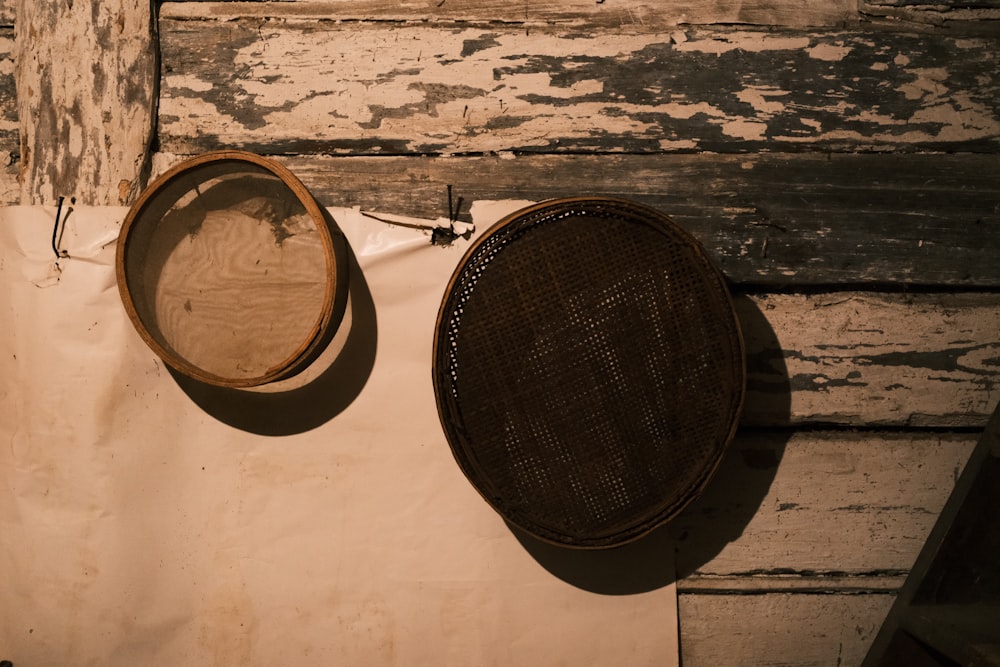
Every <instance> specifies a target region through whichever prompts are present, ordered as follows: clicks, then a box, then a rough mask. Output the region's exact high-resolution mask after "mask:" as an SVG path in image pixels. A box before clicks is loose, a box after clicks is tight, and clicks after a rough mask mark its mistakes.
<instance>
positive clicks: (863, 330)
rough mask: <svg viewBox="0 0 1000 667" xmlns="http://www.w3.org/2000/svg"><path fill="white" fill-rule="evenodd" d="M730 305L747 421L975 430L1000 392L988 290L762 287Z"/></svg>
mask: <svg viewBox="0 0 1000 667" xmlns="http://www.w3.org/2000/svg"><path fill="white" fill-rule="evenodd" d="M736 309H737V313H738V315H739V316H740V320H741V326H742V327H743V333H744V337H745V338H746V345H747V367H748V381H747V402H746V409H745V413H744V420H743V423H744V424H745V425H781V424H785V423H791V424H810V423H813V424H815V423H819V424H843V425H847V426H860V425H865V426H875V425H880V426H911V427H970V428H982V427H983V426H984V425H985V424H986V421H987V419H988V417H989V415H990V414H992V412H993V409H994V408H995V407H996V403H997V400H998V399H1000V392H998V391H997V387H998V381H1000V308H998V307H997V297H996V296H994V295H989V294H913V295H906V294H902V295H898V294H875V293H848V292H843V293H833V294H818V295H812V296H810V295H794V294H767V295H758V296H752V297H748V298H742V299H738V300H737V301H736ZM769 329H770V331H769ZM775 341H777V343H776V345H777V346H778V347H780V348H781V350H782V351H781V353H780V354H779V353H777V350H776V347H775Z"/></svg>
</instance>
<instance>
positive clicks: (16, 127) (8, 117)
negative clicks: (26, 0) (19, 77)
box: [0, 3, 21, 206]
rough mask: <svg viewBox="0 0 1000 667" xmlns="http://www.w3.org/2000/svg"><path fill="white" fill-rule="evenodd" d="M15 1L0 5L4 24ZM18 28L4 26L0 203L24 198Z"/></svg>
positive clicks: (0, 51) (0, 19)
mask: <svg viewBox="0 0 1000 667" xmlns="http://www.w3.org/2000/svg"><path fill="white" fill-rule="evenodd" d="M12 6H13V5H12V3H7V4H6V5H4V4H0V24H2V23H5V22H6V19H5V18H4V17H5V16H6V14H5V11H6V10H7V9H10V8H11V7H12ZM14 52H15V42H14V30H13V28H9V27H0V206H6V205H10V204H16V203H18V202H19V201H20V197H21V186H20V184H19V183H18V170H19V167H20V162H19V160H20V154H21V147H20V124H19V123H18V117H17V86H16V84H15V81H14V78H15V77H14Z"/></svg>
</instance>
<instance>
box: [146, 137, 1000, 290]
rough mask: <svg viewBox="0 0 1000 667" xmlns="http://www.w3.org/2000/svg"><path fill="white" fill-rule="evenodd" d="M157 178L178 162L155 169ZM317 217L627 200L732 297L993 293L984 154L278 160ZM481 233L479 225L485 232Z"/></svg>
mask: <svg viewBox="0 0 1000 667" xmlns="http://www.w3.org/2000/svg"><path fill="white" fill-rule="evenodd" d="M158 157H159V159H158V160H157V162H158V163H159V165H158V166H159V167H160V168H165V167H166V166H169V165H170V164H173V163H174V162H176V160H177V159H178V156H172V155H165V154H161V155H159V156H158ZM282 161H283V162H284V164H285V165H286V166H287V167H288V168H289V169H291V170H292V171H293V172H294V173H295V174H296V176H298V177H299V178H300V179H302V181H303V182H304V183H305V184H306V186H307V187H308V188H309V189H310V191H311V192H312V193H313V195H314V196H315V197H317V198H318V199H319V201H320V202H321V203H322V204H324V205H326V206H345V207H351V206H360V207H361V208H362V209H364V210H367V211H386V212H391V213H399V214H403V215H410V216H415V217H422V218H430V219H433V218H436V217H438V216H442V215H446V213H447V211H448V205H447V186H448V185H452V186H453V189H454V193H455V195H456V196H462V197H463V198H464V201H465V202H466V205H465V206H464V207H463V216H464V217H465V218H466V219H469V218H468V216H467V215H466V214H467V213H468V211H469V206H471V205H472V204H473V203H474V202H475V201H478V200H502V199H516V200H526V201H540V200H543V199H549V198H553V197H567V196H573V195H593V196H617V197H626V198H631V199H636V200H638V201H641V202H644V203H646V204H648V205H650V206H654V207H656V208H658V209H660V210H662V211H663V212H665V213H667V214H668V215H670V216H671V217H673V218H674V219H675V220H676V221H677V222H678V223H679V224H681V225H682V226H684V227H685V228H686V229H688V230H689V231H691V232H692V233H693V234H694V235H695V236H696V237H697V238H698V239H699V240H700V241H701V242H702V243H703V244H704V245H705V246H706V247H707V248H708V250H709V252H710V253H711V254H712V255H713V257H714V258H715V260H716V261H717V262H718V263H719V264H720V266H721V267H722V269H723V271H724V272H725V273H726V275H727V277H728V278H729V279H730V280H731V281H732V282H733V283H735V284H737V285H757V286H759V285H766V286H775V287H785V288H788V287H793V288H796V289H802V288H803V287H805V286H809V285H813V286H815V285H827V286H829V285H849V286H854V285H863V284H864V285H871V284H878V285H906V286H931V287H939V286H942V285H946V286H949V287H976V288H983V287H989V288H998V289H1000V262H997V261H996V258H997V257H998V256H1000V234H998V233H997V231H996V230H997V229H998V228H1000V159H997V157H996V156H995V155H974V154H965V155H884V154H867V155H839V154H834V155H828V156H827V155H823V156H820V155H810V154H779V155H774V154H767V153H763V154H755V155H739V156H728V155H684V154H680V155H598V156H586V155H523V156H516V157H515V156H514V155H509V154H508V155H499V156H482V157H452V158H445V157H439V158H420V157H374V158H372V157H340V158H332V157H322V156H294V157H287V158H282ZM485 222H486V223H487V224H488V223H490V222H491V221H485Z"/></svg>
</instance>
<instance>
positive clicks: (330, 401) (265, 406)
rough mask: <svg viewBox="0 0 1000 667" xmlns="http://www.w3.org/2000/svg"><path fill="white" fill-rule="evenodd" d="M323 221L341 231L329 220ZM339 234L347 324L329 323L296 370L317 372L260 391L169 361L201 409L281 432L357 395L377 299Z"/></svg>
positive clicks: (369, 364)
mask: <svg viewBox="0 0 1000 667" xmlns="http://www.w3.org/2000/svg"><path fill="white" fill-rule="evenodd" d="M327 222H328V224H330V226H331V229H332V231H333V232H334V233H335V234H337V235H340V232H339V231H338V230H337V229H336V227H335V223H334V222H333V220H332V219H328V220H327ZM340 238H341V240H342V242H343V245H342V247H341V248H339V249H338V254H340V253H343V254H342V255H341V257H342V258H343V259H344V260H346V267H347V270H346V274H347V283H348V295H347V296H346V297H345V301H346V303H345V304H344V305H343V306H341V311H342V312H343V310H345V309H346V316H345V317H344V318H343V322H342V323H341V328H343V327H349V330H348V332H347V335H346V337H344V336H343V332H342V331H339V332H335V331H334V330H335V329H337V327H330V329H331V330H330V331H329V332H328V334H327V337H326V340H324V341H323V342H322V344H321V345H320V346H319V348H318V350H317V352H316V354H315V358H314V359H313V361H312V363H311V365H310V366H309V367H308V368H307V369H306V370H305V371H304V372H303V373H301V374H300V375H307V374H315V377H313V378H312V379H310V380H308V381H307V382H305V383H302V384H301V385H297V384H296V385H294V386H293V387H292V388H289V389H287V390H283V389H281V388H280V387H281V386H282V385H284V384H287V383H291V382H293V381H294V380H295V378H294V377H293V378H291V379H288V380H282V381H280V382H278V383H274V384H275V387H279V388H278V389H276V390H274V391H260V390H257V389H235V388H231V387H218V386H215V385H210V384H207V383H204V382H201V381H199V380H195V379H193V378H191V377H188V376H186V375H184V374H182V373H179V372H177V371H175V370H174V369H172V368H170V367H169V366H168V367H167V369H168V371H169V372H170V374H171V375H172V376H173V378H174V380H175V381H176V382H177V384H178V386H179V387H180V388H181V390H182V391H184V393H185V394H187V395H188V397H189V398H191V400H192V401H194V402H195V403H196V404H197V405H198V406H199V407H200V408H201V409H203V410H204V411H205V412H207V413H208V414H210V415H211V416H213V417H215V418H216V419H218V420H219V421H221V422H223V423H225V424H228V425H229V426H232V427H233V428H238V429H240V430H243V431H248V432H250V433H256V434H258V435H270V436H283V435H294V434H296V433H304V432H305V431H309V430H311V429H313V428H316V427H318V426H321V425H323V424H325V423H326V422H328V421H330V420H331V419H333V418H334V417H336V416H337V415H338V414H340V413H341V412H343V411H344V410H345V409H346V408H347V407H348V406H349V405H350V404H351V403H352V402H353V401H354V399H355V398H357V396H358V395H359V394H360V393H361V390H362V389H363V388H364V386H365V383H367V381H368V378H369V376H370V375H371V372H372V368H373V367H374V365H375V351H376V347H377V343H378V324H377V318H376V314H375V301H374V300H373V299H372V295H371V292H370V291H369V289H368V284H367V282H366V281H365V277H364V274H363V273H362V272H361V267H360V265H359V264H358V261H357V258H356V257H355V256H354V253H353V252H352V251H351V248H350V245H349V244H348V243H347V242H346V239H343V237H342V235H340ZM338 259H340V257H338ZM335 321H336V320H335ZM335 334H339V335H335ZM341 338H342V339H343V344H342V346H341V347H340V349H339V350H335V349H333V346H332V345H331V342H333V341H334V340H339V339H341ZM334 355H335V356H334ZM331 357H332V358H331ZM265 386H266V385H265Z"/></svg>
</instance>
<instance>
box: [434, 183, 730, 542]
mask: <svg viewBox="0 0 1000 667" xmlns="http://www.w3.org/2000/svg"><path fill="white" fill-rule="evenodd" d="M578 204H597V205H603V206H607V205H610V206H613V207H617V208H619V209H626V210H629V211H631V212H634V213H637V214H639V215H640V216H641V217H644V218H646V219H649V220H650V221H655V222H657V223H659V224H662V225H663V226H664V227H666V228H669V229H670V230H671V231H672V232H674V233H677V234H678V235H679V236H680V237H681V238H683V239H685V240H686V242H687V243H688V245H689V246H690V247H691V248H693V249H694V250H695V252H696V254H697V257H698V260H699V262H700V263H701V264H702V266H703V267H704V269H705V271H706V273H707V275H709V276H711V278H712V279H713V280H714V281H715V282H716V283H717V285H718V287H719V289H720V290H721V291H722V294H723V295H724V296H725V298H726V302H727V303H728V305H729V309H728V313H729V315H730V317H731V318H732V324H733V329H734V331H735V340H734V341H732V342H733V343H734V345H735V348H736V351H737V354H738V357H739V368H738V371H739V375H740V377H739V387H738V390H737V392H736V394H737V395H736V396H735V401H734V403H735V404H734V406H733V409H732V411H731V414H730V420H729V424H728V425H727V430H726V436H725V438H724V440H723V442H722V443H721V446H720V448H719V453H718V455H717V456H715V457H714V459H713V460H711V461H710V462H709V463H708V464H707V465H706V466H705V469H704V470H702V472H701V475H700V477H699V478H698V480H697V481H696V482H695V483H694V484H692V485H691V487H690V488H688V489H686V490H685V491H686V492H685V495H684V496H683V497H682V498H681V499H680V501H679V502H677V501H675V502H673V503H669V502H665V503H663V504H662V505H660V506H658V507H652V508H650V510H649V512H648V516H649V517H650V518H649V519H647V520H646V521H644V522H639V523H637V524H635V525H633V526H631V527H629V528H628V529H626V530H624V531H620V532H619V533H615V534H611V535H601V536H599V537H596V538H594V539H593V540H590V541H589V542H581V541H576V542H569V541H559V540H556V539H553V538H552V537H550V536H548V535H546V534H544V533H541V532H539V531H538V530H537V527H533V526H531V525H527V524H526V523H524V522H519V521H517V520H515V519H513V518H511V517H510V516H508V515H507V514H506V513H505V512H503V511H501V510H500V508H498V507H497V504H496V503H495V502H494V500H493V499H491V498H490V497H489V494H488V493H487V491H486V489H484V488H482V487H481V486H480V484H479V483H477V481H474V480H488V479H489V478H488V476H486V475H484V474H483V472H482V471H481V470H478V469H476V468H477V467H478V466H477V464H476V462H475V460H474V459H473V458H471V457H464V456H462V453H461V450H464V449H465V447H464V446H463V443H460V442H456V439H459V436H458V435H457V434H456V433H453V429H451V428H449V425H448V422H449V418H448V415H447V414H446V413H445V406H444V404H445V402H448V403H450V402H451V399H450V397H448V396H445V395H444V392H443V391H442V387H440V386H439V384H438V376H439V371H440V370H441V369H440V358H439V355H438V350H439V346H440V343H441V335H442V324H443V322H444V319H445V317H447V316H449V315H450V314H451V310H450V309H448V308H447V306H448V303H449V301H450V299H451V296H452V293H453V291H454V289H455V285H456V283H457V282H458V280H459V278H460V277H461V275H462V273H463V272H464V270H465V267H466V264H467V263H468V262H469V260H470V259H471V258H472V257H473V255H474V254H475V253H476V252H477V251H478V249H479V248H480V246H482V245H483V244H484V243H485V242H487V240H488V239H489V238H490V237H491V236H493V235H494V234H495V233H497V232H498V231H500V230H501V229H503V228H504V227H506V226H507V225H509V224H512V223H514V222H516V221H518V220H520V219H522V218H525V217H528V216H530V215H534V214H536V213H541V212H544V211H546V210H549V209H553V210H555V209H560V208H566V207H572V206H573V205H578ZM746 375H747V363H746V344H745V342H744V339H743V332H742V330H741V328H740V322H739V318H738V316H737V315H736V310H735V308H734V306H733V299H732V294H731V292H730V290H729V287H728V285H727V283H726V277H725V275H724V274H723V273H722V270H721V269H720V268H719V267H718V266H716V264H715V263H714V262H713V261H712V259H711V258H710V257H709V256H708V253H707V252H706V251H705V248H704V246H703V245H702V244H701V242H699V241H698V240H697V239H696V238H695V237H694V236H693V235H692V234H691V233H690V232H688V231H687V230H686V229H684V228H683V227H681V226H680V225H678V224H677V223H676V222H674V220H673V219H672V218H670V217H669V216H668V215H666V214H665V213H663V212H661V211H659V210H657V209H655V208H652V207H650V206H646V205H645V204H640V203H638V202H635V201H631V200H628V199H621V198H616V197H587V196H579V197H565V198H557V199H548V200H545V201H542V202H538V203H536V204H532V205H530V206H527V207H525V208H522V209H520V210H518V211H515V212H513V213H510V214H508V215H506V216H504V217H503V218H502V219H500V220H499V221H498V222H496V223H494V224H493V225H491V226H490V227H489V228H488V229H487V230H486V231H485V232H484V233H483V234H482V235H481V236H480V237H479V238H477V239H476V241H474V242H473V243H472V245H471V246H470V247H469V248H468V249H467V250H466V251H465V253H464V254H463V255H462V258H461V260H459V262H458V265H457V266H456V268H455V270H454V272H453V273H452V275H451V278H450V279H449V281H448V285H447V287H446V288H445V292H444V297H443V298H442V300H441V306H440V308H439V310H438V315H437V320H436V321H435V325H434V340H433V364H432V369H431V377H432V382H433V385H434V399H435V404H436V406H437V411H438V418H439V420H440V422H441V424H442V427H443V430H444V432H445V437H446V439H447V440H448V445H449V447H450V449H451V452H452V456H454V458H455V461H456V462H457V463H458V466H459V467H460V468H461V469H462V472H463V473H464V474H465V476H466V478H467V479H468V480H469V481H470V483H471V484H472V487H473V488H474V489H476V491H477V492H478V493H479V495H480V496H482V498H483V499H484V500H485V501H486V502H487V503H488V504H489V505H490V506H491V507H492V508H493V509H494V510H495V511H496V512H497V513H498V514H500V515H501V516H502V517H503V518H504V520H505V521H508V522H510V523H511V524H512V525H514V526H516V527H517V528H519V529H520V530H523V531H524V532H526V533H528V534H530V535H531V536H532V537H534V538H536V539H539V540H541V541H542V542H546V543H548V544H554V545H556V546H561V547H568V548H573V549H581V550H584V549H589V550H594V549H608V548H614V547H619V546H622V545H625V544H628V543H630V542H635V541H636V540H639V539H641V538H643V537H645V536H646V535H648V534H649V533H651V532H652V531H654V530H656V529H657V528H659V527H661V526H663V525H664V524H666V523H667V522H669V521H670V520H671V519H673V518H674V517H676V516H677V515H678V514H679V513H680V512H681V511H682V510H683V509H684V508H685V507H687V506H688V505H689V504H690V503H691V502H692V501H694V500H695V498H697V497H698V496H699V495H701V493H702V491H703V490H704V489H705V487H706V486H707V485H708V483H709V481H711V479H712V478H713V477H714V476H715V473H716V471H717V470H718V468H719V464H720V463H721V461H722V459H723V457H724V455H725V452H726V450H727V449H728V447H729V445H730V444H731V443H732V441H733V438H734V437H735V435H736V431H737V428H738V427H739V422H740V419H741V418H742V415H743V407H744V404H745V402H746ZM470 467H471V468H473V469H472V470H470V469H469V468H470ZM552 532H553V533H555V532H556V531H552ZM598 542H600V543H598Z"/></svg>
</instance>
